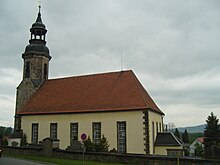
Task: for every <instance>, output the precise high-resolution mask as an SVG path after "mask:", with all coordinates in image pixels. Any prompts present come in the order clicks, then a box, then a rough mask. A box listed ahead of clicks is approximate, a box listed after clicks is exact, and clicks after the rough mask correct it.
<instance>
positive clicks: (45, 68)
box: [44, 64, 48, 79]
mask: <svg viewBox="0 0 220 165" xmlns="http://www.w3.org/2000/svg"><path fill="white" fill-rule="evenodd" d="M47 74H48V66H47V64H44V79H47Z"/></svg>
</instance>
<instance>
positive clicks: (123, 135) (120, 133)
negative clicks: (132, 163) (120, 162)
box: [117, 121, 127, 154]
mask: <svg viewBox="0 0 220 165" xmlns="http://www.w3.org/2000/svg"><path fill="white" fill-rule="evenodd" d="M121 128H123V129H121ZM126 129H127V125H126V121H117V150H118V152H119V153H122V154H123V153H127V130H126Z"/></svg>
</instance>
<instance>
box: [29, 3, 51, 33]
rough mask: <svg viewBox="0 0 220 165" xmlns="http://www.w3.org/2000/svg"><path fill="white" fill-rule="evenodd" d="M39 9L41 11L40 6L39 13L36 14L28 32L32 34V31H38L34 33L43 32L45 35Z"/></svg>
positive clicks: (44, 27)
mask: <svg viewBox="0 0 220 165" xmlns="http://www.w3.org/2000/svg"><path fill="white" fill-rule="evenodd" d="M40 9H41V6H39V12H38V16H37V19H36V22H35V23H33V24H32V27H31V29H30V31H31V32H34V31H35V30H34V29H38V31H36V32H40V31H39V30H42V31H43V32H44V34H46V31H47V30H46V26H45V25H44V24H43V22H42V18H41V12H40ZM41 34H42V33H41Z"/></svg>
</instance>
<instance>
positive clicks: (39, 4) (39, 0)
mask: <svg viewBox="0 0 220 165" xmlns="http://www.w3.org/2000/svg"><path fill="white" fill-rule="evenodd" d="M38 7H39V13H40V9H41V0H38Z"/></svg>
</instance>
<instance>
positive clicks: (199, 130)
mask: <svg viewBox="0 0 220 165" xmlns="http://www.w3.org/2000/svg"><path fill="white" fill-rule="evenodd" d="M177 129H178V131H179V132H181V133H182V132H184V131H185V129H186V130H187V132H188V133H203V132H204V130H205V124H202V125H197V126H190V127H178V128H177ZM174 130H175V129H174Z"/></svg>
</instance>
